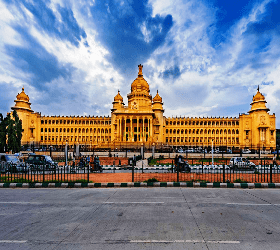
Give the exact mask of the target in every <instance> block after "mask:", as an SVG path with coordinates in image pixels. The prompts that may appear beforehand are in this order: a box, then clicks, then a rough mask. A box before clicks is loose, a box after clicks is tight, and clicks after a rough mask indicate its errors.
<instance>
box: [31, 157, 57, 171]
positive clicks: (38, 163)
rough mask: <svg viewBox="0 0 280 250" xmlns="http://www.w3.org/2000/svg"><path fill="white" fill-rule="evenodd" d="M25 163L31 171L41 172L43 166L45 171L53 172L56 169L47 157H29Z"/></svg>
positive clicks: (55, 165) (54, 163)
mask: <svg viewBox="0 0 280 250" xmlns="http://www.w3.org/2000/svg"><path fill="white" fill-rule="evenodd" d="M25 162H26V164H27V165H28V166H30V168H31V169H32V170H43V168H44V166H45V170H55V169H56V167H57V163H56V162H54V161H53V160H52V158H51V157H50V156H48V155H29V156H28V158H27V159H26V161H25Z"/></svg>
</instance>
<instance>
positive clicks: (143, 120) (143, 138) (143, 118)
mask: <svg viewBox="0 0 280 250" xmlns="http://www.w3.org/2000/svg"><path fill="white" fill-rule="evenodd" d="M142 122H143V126H142V127H143V128H142V142H144V141H145V135H144V130H145V129H144V128H145V125H144V123H145V117H142Z"/></svg>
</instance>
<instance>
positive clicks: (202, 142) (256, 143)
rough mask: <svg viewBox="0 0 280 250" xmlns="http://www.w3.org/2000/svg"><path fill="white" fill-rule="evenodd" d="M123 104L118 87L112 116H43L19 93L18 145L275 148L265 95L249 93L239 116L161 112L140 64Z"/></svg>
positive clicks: (159, 103)
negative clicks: (167, 114) (248, 102)
mask: <svg viewBox="0 0 280 250" xmlns="http://www.w3.org/2000/svg"><path fill="white" fill-rule="evenodd" d="M138 67H139V72H138V77H137V78H136V79H135V80H134V81H133V83H132V84H131V92H130V93H129V94H128V95H127V98H128V105H127V106H125V104H124V102H123V97H122V96H121V94H120V92H119V91H118V94H117V95H116V96H115V97H114V101H113V107H112V109H111V117H109V116H108V117H104V116H99V117H98V116H86V117H84V116H42V115H41V113H38V112H34V111H33V110H32V109H31V103H30V101H29V97H28V95H26V93H25V92H24V88H22V92H21V93H19V94H18V95H17V97H16V100H15V106H14V107H12V110H16V111H17V113H18V115H19V118H20V119H21V120H22V124H23V130H24V131H23V136H22V144H32V143H36V144H37V145H38V144H39V145H41V146H42V145H46V146H50V145H65V144H66V142H67V143H68V144H69V145H77V144H79V145H90V146H91V147H110V148H112V147H116V146H118V145H119V146H121V145H122V146H124V145H125V147H133V146H139V145H141V144H144V145H147V144H149V145H153V144H154V145H161V146H162V145H168V146H191V147H197V146H199V147H206V146H210V145H211V144H212V142H213V143H214V144H215V146H216V147H217V146H225V147H230V148H231V147H235V148H253V149H259V148H262V149H275V148H276V127H275V124H276V117H275V114H273V115H271V114H269V113H268V111H269V109H268V108H267V107H266V101H265V97H264V96H263V95H262V94H261V93H260V92H259V89H258V91H257V93H256V95H255V96H254V97H253V101H252V103H251V110H250V111H249V112H248V114H240V115H239V117H172V118H170V117H165V116H164V109H163V102H162V98H161V96H160V95H159V93H158V92H157V94H156V95H155V96H154V97H153V98H152V95H151V94H150V89H149V84H148V83H147V81H146V80H145V79H144V77H143V73H142V68H143V66H142V65H141V64H140V65H139V66H138Z"/></svg>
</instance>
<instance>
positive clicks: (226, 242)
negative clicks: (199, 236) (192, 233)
mask: <svg viewBox="0 0 280 250" xmlns="http://www.w3.org/2000/svg"><path fill="white" fill-rule="evenodd" d="M207 243H215V244H239V243H240V241H230V240H208V241H207Z"/></svg>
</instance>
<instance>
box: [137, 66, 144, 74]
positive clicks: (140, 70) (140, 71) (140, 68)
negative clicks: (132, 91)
mask: <svg viewBox="0 0 280 250" xmlns="http://www.w3.org/2000/svg"><path fill="white" fill-rule="evenodd" d="M138 68H139V72H138V76H143V73H142V69H143V65H141V64H139V65H138Z"/></svg>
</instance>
